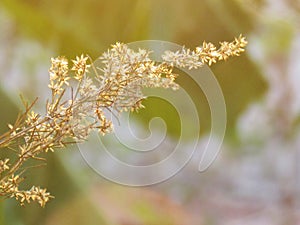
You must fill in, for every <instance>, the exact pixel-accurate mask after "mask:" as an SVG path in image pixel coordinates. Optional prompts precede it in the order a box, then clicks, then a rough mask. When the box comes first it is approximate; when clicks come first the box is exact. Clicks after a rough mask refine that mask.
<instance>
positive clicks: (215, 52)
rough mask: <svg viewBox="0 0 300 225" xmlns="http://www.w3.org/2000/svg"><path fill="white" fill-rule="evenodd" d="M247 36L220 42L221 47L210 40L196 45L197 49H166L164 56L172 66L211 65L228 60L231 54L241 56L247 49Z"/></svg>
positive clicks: (197, 66)
mask: <svg viewBox="0 0 300 225" xmlns="http://www.w3.org/2000/svg"><path fill="white" fill-rule="evenodd" d="M247 43H248V42H247V41H246V38H245V37H243V36H242V35H240V36H239V37H238V38H235V40H234V41H232V42H227V41H224V42H220V47H219V49H217V48H216V46H215V45H214V44H212V43H210V42H208V43H207V42H205V41H204V42H203V43H202V46H201V47H196V49H195V50H190V49H188V48H185V47H183V48H182V50H181V51H176V52H171V51H166V52H165V54H164V55H162V58H163V60H164V61H166V62H167V63H169V64H170V65H172V66H178V67H181V68H185V67H187V68H189V69H192V68H195V69H197V68H199V67H201V66H203V65H204V63H208V65H209V66H211V65H212V64H213V63H216V62H217V61H222V60H227V59H228V58H229V57H231V56H239V55H240V54H241V53H242V52H244V51H245V49H244V48H245V47H246V45H247Z"/></svg>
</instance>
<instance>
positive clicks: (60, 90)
mask: <svg viewBox="0 0 300 225" xmlns="http://www.w3.org/2000/svg"><path fill="white" fill-rule="evenodd" d="M246 44H247V42H246V40H245V38H244V37H242V36H240V37H239V38H236V39H235V41H234V42H230V43H228V42H221V47H220V48H219V49H218V50H216V48H215V47H214V46H213V45H212V44H211V43H205V42H204V43H203V45H202V47H201V48H200V47H198V48H196V50H194V51H191V50H189V49H186V48H183V49H182V51H178V52H165V53H164V54H163V55H162V58H163V60H164V61H163V62H160V63H158V62H155V61H153V60H151V58H150V54H151V52H150V51H147V50H142V49H140V50H138V51H133V50H132V49H130V48H129V47H128V46H127V45H126V44H122V43H116V44H115V45H112V47H111V49H109V50H108V51H106V52H105V53H103V54H102V56H101V57H100V58H99V59H100V61H101V62H102V64H103V66H102V67H101V68H95V66H94V65H92V64H91V65H90V64H88V60H89V57H88V56H85V55H81V56H80V57H76V59H75V60H72V67H71V69H69V62H68V60H67V59H66V58H65V57H57V58H52V59H51V67H50V69H49V78H50V82H49V85H48V87H49V88H50V90H51V93H52V96H51V99H50V100H48V101H47V102H46V106H45V107H46V114H45V115H40V114H39V113H36V112H35V111H34V110H33V109H32V107H33V105H34V104H35V101H34V102H33V103H32V104H28V103H27V102H26V101H24V100H23V99H22V101H23V104H24V106H25V112H24V113H22V114H20V115H19V116H18V118H17V119H16V122H15V123H14V124H13V125H9V126H8V127H9V131H8V132H6V133H5V134H3V135H1V136H0V148H2V149H4V148H8V149H10V150H12V151H13V153H15V155H16V156H17V157H16V159H10V158H5V159H0V196H4V197H8V198H15V199H16V200H18V201H19V202H20V204H21V205H24V204H25V203H30V202H32V201H35V202H38V203H39V204H40V205H41V206H42V207H44V206H45V204H46V203H47V202H48V201H49V200H50V199H51V198H53V196H51V195H50V194H49V193H48V192H47V190H46V189H43V188H40V187H36V186H32V187H31V188H30V189H29V190H25V191H24V190H19V184H20V183H21V182H22V181H23V180H24V178H23V177H22V174H23V173H24V172H25V170H26V169H27V168H28V167H26V162H28V161H29V160H38V161H41V160H42V161H44V160H45V159H44V158H43V157H41V154H42V153H47V152H49V151H50V152H54V151H55V150H57V149H60V148H64V147H66V146H67V145H69V144H72V143H78V142H81V141H84V140H86V138H87V137H88V136H89V134H90V132H91V131H92V130H96V131H98V132H99V133H100V134H102V135H105V134H107V133H109V132H111V131H112V130H113V124H112V121H111V120H110V119H108V118H107V117H106V116H105V112H106V111H110V112H115V113H116V114H118V113H121V112H123V111H128V110H130V111H137V110H139V109H140V108H143V105H142V100H143V99H144V98H146V96H144V95H143V93H142V88H143V87H161V88H171V89H173V90H176V89H178V88H179V86H178V84H176V83H175V79H176V76H177V75H176V74H174V73H173V67H174V66H178V67H183V68H184V67H188V68H189V69H192V68H199V67H201V66H203V65H204V63H206V62H208V64H209V65H211V64H212V63H215V62H217V61H219V60H226V59H227V58H228V57H230V56H235V55H236V56H238V55H239V54H240V53H241V52H243V51H244V47H245V46H246ZM91 67H93V69H95V71H96V76H95V77H91V76H89V74H90V73H89V68H91ZM71 84H72V85H71Z"/></svg>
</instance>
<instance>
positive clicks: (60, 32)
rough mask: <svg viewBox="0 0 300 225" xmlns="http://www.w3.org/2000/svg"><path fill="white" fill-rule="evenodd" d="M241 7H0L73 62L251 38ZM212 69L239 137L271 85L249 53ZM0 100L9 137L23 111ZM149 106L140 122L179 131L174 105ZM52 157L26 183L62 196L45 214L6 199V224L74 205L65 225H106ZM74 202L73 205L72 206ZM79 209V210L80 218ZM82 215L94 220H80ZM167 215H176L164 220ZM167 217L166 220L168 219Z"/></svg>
mask: <svg viewBox="0 0 300 225" xmlns="http://www.w3.org/2000/svg"><path fill="white" fill-rule="evenodd" d="M240 2H241V1H235V0H228V1H222V0H203V1H199V0H186V1H177V2H174V1H171V0H165V1H158V0H154V1H150V0H131V1H123V0H111V1H104V0H86V1H74V0H64V1H60V0H52V1H46V0H30V1H29V0H27V1H23V0H1V2H0V7H3V8H4V9H5V10H6V11H7V12H8V13H9V15H10V16H11V17H12V18H13V21H14V26H15V29H16V35H19V36H20V37H22V36H24V37H26V38H30V39H34V40H36V41H37V42H40V43H42V44H43V45H44V46H45V48H51V49H54V50H55V51H56V52H57V55H65V56H67V57H74V56H75V55H79V54H81V53H82V52H83V53H87V54H89V55H91V56H92V58H96V57H98V56H99V55H100V54H101V53H102V52H103V51H105V50H106V49H107V48H108V47H109V45H110V44H113V43H114V42H116V41H121V42H125V43H127V42H132V41H137V40H146V39H158V40H167V41H172V42H175V43H178V44H184V45H185V46H187V47H195V46H197V45H199V44H201V43H202V41H203V40H207V41H212V42H213V43H214V44H217V43H218V41H222V40H231V39H232V38H233V37H234V36H238V35H239V34H240V33H243V34H244V35H246V36H247V33H248V32H251V29H253V25H254V24H253V21H255V18H253V15H251V14H249V13H248V12H247V11H245V10H244V7H242V5H241V4H240ZM283 42H284V40H283ZM212 70H213V72H214V74H215V75H216V77H217V79H218V81H219V82H220V85H221V88H222V90H223V92H224V96H225V100H226V105H227V113H228V129H227V137H234V136H235V135H234V133H235V129H234V127H235V122H236V120H237V119H238V116H239V114H240V113H241V112H243V110H245V108H246V107H247V105H248V104H249V103H250V102H252V101H254V100H256V99H257V98H259V97H260V96H262V94H263V93H264V91H265V89H266V83H265V82H264V80H263V79H262V76H261V73H260V71H259V70H258V69H257V68H256V66H255V65H254V64H253V63H252V62H251V61H250V60H249V58H248V57H247V55H246V54H244V55H243V56H241V57H238V58H234V59H230V60H229V61H227V62H222V63H219V64H217V65H215V66H213V67H212ZM178 82H179V83H180V85H181V86H182V87H189V88H188V89H186V90H187V91H188V92H189V93H190V94H191V96H192V98H193V99H198V100H197V101H195V105H196V106H197V109H198V111H199V115H200V118H201V131H202V132H203V133H205V132H207V131H209V129H210V111H209V107H208V104H207V101H206V99H205V96H204V94H203V93H202V91H201V90H200V89H199V87H197V85H196V84H195V83H193V81H192V80H191V79H189V78H188V77H187V76H185V75H184V74H182V76H181V77H179V78H178ZM199 99H200V100H201V101H199ZM0 100H1V106H2V108H5V111H2V113H1V124H0V128H1V131H2V132H3V131H4V129H5V128H4V127H5V126H6V124H7V123H11V122H13V119H14V118H15V117H16V115H17V111H18V110H17V108H16V106H15V105H14V104H12V103H11V102H10V101H9V99H8V98H7V96H5V94H3V93H2V92H0ZM145 105H146V107H147V108H146V109H145V110H143V111H142V112H141V113H140V116H139V118H140V119H141V120H142V121H144V123H145V125H146V126H148V122H149V120H150V119H151V118H152V117H154V116H160V117H162V118H163V119H164V120H165V122H166V123H167V125H168V130H169V133H170V134H172V135H174V136H177V135H178V134H179V132H180V127H179V123H175V122H174V121H178V115H177V114H176V112H175V110H174V109H172V107H170V105H168V104H165V103H162V101H161V100H157V99H149V100H148V101H145ZM47 158H48V162H47V164H48V165H47V167H45V168H43V169H39V170H36V172H34V173H33V172H32V174H34V176H33V178H29V177H32V176H29V177H28V178H29V179H28V182H29V183H34V184H40V185H41V186H46V187H48V188H49V190H50V191H51V193H52V194H53V195H55V196H56V199H55V200H53V201H52V202H51V203H50V204H49V205H48V206H47V207H46V209H40V208H39V207H38V206H36V205H32V206H31V205H30V206H26V208H23V207H20V206H18V205H17V204H16V203H15V202H13V201H11V200H8V201H6V202H5V203H3V202H2V203H1V204H2V224H16V225H17V224H20V225H21V224H26V225H30V224H44V221H45V220H47V221H49V220H51V218H52V217H53V213H54V211H55V212H56V213H55V216H57V217H58V220H57V221H59V220H60V218H61V217H59V216H60V215H61V216H63V215H64V212H65V211H64V210H63V211H61V212H57V209H60V207H63V206H62V205H63V204H65V203H68V204H67V205H66V206H65V209H68V210H69V211H68V213H70V214H71V215H72V217H71V218H72V219H71V220H69V221H68V222H66V223H64V224H94V223H93V222H89V220H90V219H89V218H92V217H95V218H98V219H97V221H105V220H106V218H105V215H100V214H101V210H100V211H99V210H93V205H90V204H88V203H87V202H88V201H87V200H86V199H81V200H78V201H77V198H75V197H74V196H76V195H77V197H78V196H79V195H81V194H80V193H81V192H80V190H81V188H79V187H77V185H76V182H75V181H74V180H72V179H71V178H70V179H69V176H68V175H67V172H66V171H65V169H64V166H63V165H62V161H61V160H60V159H58V157H57V156H55V155H51V154H49V155H48V156H47ZM82 185H85V184H82ZM76 193H77V194H76ZM79 198H80V197H79ZM71 199H73V200H72V201H71V202H70V200H71ZM74 199H75V200H74ZM74 201H75V202H74ZM120 201H122V199H120ZM72 202H73V203H72ZM100 204H101V203H100ZM141 204H142V207H141V206H140V205H138V206H137V207H136V208H132V209H131V210H132V212H134V213H136V214H140V216H141V217H143V218H144V220H145V221H147V220H148V219H149V215H150V217H151V218H153V216H154V215H153V214H154V213H153V212H152V211H151V210H152V208H151V206H149V205H148V201H147V200H145V201H144V202H142V203H141ZM149 204H150V203H149ZM103 207H105V206H103ZM149 207H150V208H149ZM137 209H138V210H137ZM81 210H84V211H81ZM79 211H81V213H80V214H77V213H76V212H79ZM83 214H84V215H86V216H87V217H88V218H82V217H81V216H79V215H83ZM168 216H169V217H171V215H166V217H168ZM49 218H50V219H49ZM165 219H166V221H168V218H165ZM63 221H64V220H63ZM47 224H54V223H51V222H49V223H47ZM97 224H98V223H97ZM102 224H105V223H104V222H103V223H102ZM108 224H111V223H108ZM153 224H156V223H153Z"/></svg>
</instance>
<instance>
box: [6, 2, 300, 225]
mask: <svg viewBox="0 0 300 225" xmlns="http://www.w3.org/2000/svg"><path fill="white" fill-rule="evenodd" d="M299 13H300V2H299V1H298V0H227V1H223V0H202V1H199V0H198V1H197V0H185V1H171V0H163V1H158V0H152V1H150V0H128V1H122V0H111V1H103V0H86V1H79V0H72V1H71V0H65V1H59V0H52V1H46V0H26V1H24V0H1V1H0V68H1V69H0V103H1V108H2V110H1V113H0V116H1V117H0V131H1V133H2V132H4V131H6V130H7V124H8V123H12V122H13V121H14V119H15V118H16V116H17V114H18V112H19V111H20V110H22V105H21V101H20V99H19V94H21V93H22V95H24V96H25V97H26V98H27V99H29V100H33V99H34V98H35V97H39V102H38V103H37V106H36V107H37V108H39V109H40V110H41V112H42V110H43V109H42V107H43V104H44V103H45V100H46V98H47V96H49V92H48V90H47V84H48V73H47V71H48V68H49V66H50V58H51V57H55V56H58V55H64V56H66V57H68V58H74V57H75V56H76V55H80V54H81V53H86V54H89V55H90V56H91V57H92V58H94V59H95V58H97V57H98V56H100V55H101V53H102V52H103V51H105V50H107V49H108V48H109V47H110V45H111V44H113V43H115V42H116V41H120V42H124V43H128V42H133V41H140V40H149V39H155V40H164V41H170V42H174V43H177V44H180V45H185V46H187V47H190V48H194V47H196V46H197V45H200V44H201V43H202V42H203V41H204V40H206V41H211V42H213V43H214V44H216V45H217V44H218V42H219V41H224V40H227V41H230V40H232V39H233V37H235V36H238V35H239V34H240V33H242V34H244V35H245V36H246V37H247V39H248V41H249V45H248V46H247V50H246V53H245V54H243V55H242V56H241V57H236V58H232V59H229V60H228V61H227V62H221V63H218V64H216V65H214V66H212V68H211V69H212V71H213V73H214V75H215V76H216V78H217V80H218V82H219V84H220V86H221V88H222V91H223V94H224V97H225V101H226V109H227V130H226V135H225V140H224V143H223V145H222V149H221V154H220V155H219V157H218V158H217V160H216V161H215V162H214V164H213V165H212V166H211V167H210V168H209V170H207V171H205V172H204V173H199V172H198V171H197V169H198V164H199V160H200V154H199V153H196V154H195V156H194V157H193V159H192V160H191V162H190V163H189V164H188V165H187V166H186V167H185V168H184V169H183V170H181V171H180V172H179V173H178V174H177V175H176V176H174V177H173V178H171V179H169V180H167V181H165V182H163V183H160V184H157V185H153V186H149V187H144V188H133V187H126V186H121V185H118V184H114V183H112V182H109V181H107V180H105V179H104V178H102V177H101V176H99V175H97V174H96V173H95V172H93V171H92V170H91V169H90V168H89V167H88V166H87V165H86V164H85V162H84V160H83V159H82V158H81V157H80V154H79V152H78V149H76V146H75V147H74V146H73V147H71V148H70V149H66V150H63V151H57V152H56V153H54V154H48V162H47V166H46V167H42V168H39V169H33V170H30V172H28V174H27V175H26V176H27V177H28V178H27V181H26V182H25V184H24V188H28V187H29V186H30V185H31V184H34V185H40V186H42V187H47V189H48V190H49V191H50V192H51V194H52V195H54V196H55V199H54V200H52V201H51V202H50V203H49V204H48V205H47V206H46V208H45V209H41V208H40V207H39V206H38V205H37V204H31V205H27V206H26V207H21V206H19V205H18V203H16V202H15V201H14V200H13V199H11V200H5V201H1V202H0V224H5V225H10V224H12V225H52V224H55V225H60V224H61V225H69V224H70V225H71V224H72V225H77V224H78V225H79V224H80V225H81V224H84V225H102V224H105V225H106V224H107V225H144V224H145V225H156V224H159V225H165V224H166V225H167V224H170V225H173V224H174V225H176V224H178V225H186V224H187V225H194V224H195V225H214V224H216V225H217V224H222V225H224V224H225V225H226V224H230V225H234V224H237V225H239V224H243V225H250V224H251V225H252V224H255V225H260V224H262V225H264V224H278V225H279V224H280V225H281V224H286V225H289V224H291V225H295V224H300V208H299V207H300V204H299V203H300V202H299V200H300V163H299V162H300V161H299V160H300V117H299V115H300V114H299V112H300V94H299V92H298V91H297V89H298V84H299V81H300V79H299V74H300V61H299V58H300V53H299V52H300V29H299V28H300V25H299V24H300V23H299V22H300V16H299ZM178 82H179V84H180V85H181V86H182V87H188V88H186V90H187V91H188V92H189V94H190V95H191V96H192V98H195V99H196V98H197V99H198V100H197V101H194V103H195V105H196V107H197V110H198V113H199V117H200V119H201V132H200V142H201V141H202V142H205V140H207V138H208V134H209V131H210V125H211V123H210V111H209V107H208V104H207V102H206V99H205V96H204V94H203V93H202V91H201V89H200V88H199V87H197V86H196V85H195V84H194V83H193V81H192V80H191V79H188V77H187V76H185V75H184V74H182V75H181V76H180V77H179V78H178ZM199 99H200V101H199ZM182 101H184V99H183V100H182ZM145 106H146V109H145V110H142V111H141V112H140V113H139V114H138V115H135V116H134V117H136V118H135V120H134V121H135V122H134V123H136V124H137V126H140V127H142V128H141V129H145V130H147V127H148V123H149V121H150V119H151V118H152V117H154V116H159V117H162V118H163V119H164V120H165V122H166V124H167V126H168V131H167V132H168V137H167V139H168V140H167V141H168V142H169V143H171V144H172V143H173V142H176V140H177V139H178V136H179V134H180V127H179V125H178V124H177V123H175V122H174V121H176V116H177V114H176V112H174V110H172V108H171V109H170V106H169V105H168V104H166V103H164V102H162V101H159V100H157V99H149V100H147V101H146V102H145ZM187 141H188V140H187ZM107 142H109V140H107ZM109 144H111V145H113V144H114V143H109ZM171 144H169V145H171ZM162 148H164V147H162ZM182 151H184V149H182ZM128 154H130V152H129V153H128ZM158 156H160V155H159V153H158ZM158 159H161V158H158ZM112 169H113V168H112ZM159 172H160V171H157V173H159Z"/></svg>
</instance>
